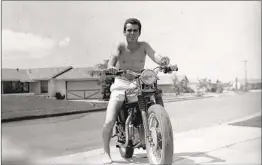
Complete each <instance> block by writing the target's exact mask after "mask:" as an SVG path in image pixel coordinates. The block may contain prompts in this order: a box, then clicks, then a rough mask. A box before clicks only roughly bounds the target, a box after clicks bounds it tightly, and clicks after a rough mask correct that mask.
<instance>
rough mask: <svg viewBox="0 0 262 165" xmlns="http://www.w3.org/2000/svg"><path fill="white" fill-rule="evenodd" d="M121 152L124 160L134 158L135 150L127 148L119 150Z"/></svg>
mask: <svg viewBox="0 0 262 165" xmlns="http://www.w3.org/2000/svg"><path fill="white" fill-rule="evenodd" d="M119 152H120V155H121V157H122V158H125V159H126V158H132V157H133V154H134V148H132V147H130V146H127V147H126V148H122V147H120V148H119Z"/></svg>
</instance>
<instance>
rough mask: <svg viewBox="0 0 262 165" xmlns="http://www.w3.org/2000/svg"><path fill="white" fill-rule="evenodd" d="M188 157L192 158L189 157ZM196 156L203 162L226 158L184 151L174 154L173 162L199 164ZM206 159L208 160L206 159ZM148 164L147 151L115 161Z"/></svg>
mask: <svg viewBox="0 0 262 165" xmlns="http://www.w3.org/2000/svg"><path fill="white" fill-rule="evenodd" d="M188 157H190V158H192V159H189V158H188ZM194 158H201V159H202V161H201V163H222V162H225V160H223V159H220V158H217V157H214V156H210V155H208V154H207V153H204V152H184V153H176V154H174V155H173V164H174V165H177V164H183V165H184V164H187V165H190V164H198V163H199V162H195V161H194V160H193V159H194ZM204 160H206V161H204ZM141 163H142V164H147V163H148V159H147V155H146V153H141V154H135V155H134V156H133V158H132V159H126V160H122V161H114V164H141Z"/></svg>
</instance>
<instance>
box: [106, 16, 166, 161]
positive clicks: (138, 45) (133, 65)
mask: <svg viewBox="0 0 262 165" xmlns="http://www.w3.org/2000/svg"><path fill="white" fill-rule="evenodd" d="M140 34H141V23H140V21H139V20H138V19H135V18H130V19H127V20H126V22H125V24H124V36H125V38H126V41H125V42H120V43H118V44H117V45H116V47H115V48H114V50H113V52H112V55H111V58H110V60H109V62H108V71H109V72H111V73H116V71H117V70H118V69H123V70H132V71H136V72H140V71H141V70H142V69H144V66H145V59H146V55H148V56H149V57H150V58H151V59H152V60H153V61H154V62H155V63H157V64H159V65H160V62H161V59H162V56H160V55H159V54H157V53H156V52H155V51H154V50H153V49H152V48H151V47H150V45H149V44H148V43H146V42H140V41H138V37H139V36H140ZM127 79H128V80H130V77H129V78H127ZM128 80H125V79H124V78H122V77H116V78H115V81H114V83H113V84H112V85H111V88H110V91H111V95H110V100H109V102H108V106H107V111H106V119H105V123H104V126H103V133H102V137H103V143H104V158H103V159H104V160H103V161H104V163H105V164H107V163H112V159H111V156H110V147H109V143H110V140H111V136H112V131H113V127H114V124H115V122H116V117H117V114H118V112H119V110H120V109H121V106H122V104H123V101H124V98H125V97H124V95H125V90H126V89H127V88H128V87H130V86H131V85H133V84H132V83H131V82H130V81H128Z"/></svg>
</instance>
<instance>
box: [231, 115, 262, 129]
mask: <svg viewBox="0 0 262 165" xmlns="http://www.w3.org/2000/svg"><path fill="white" fill-rule="evenodd" d="M229 125H233V126H246V127H259V128H261V116H257V117H253V118H251V119H248V120H244V121H239V122H235V123H231V124H229Z"/></svg>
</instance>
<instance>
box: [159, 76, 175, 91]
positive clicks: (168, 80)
mask: <svg viewBox="0 0 262 165" xmlns="http://www.w3.org/2000/svg"><path fill="white" fill-rule="evenodd" d="M157 87H158V88H159V89H161V90H162V92H163V93H173V92H174V83H173V80H172V75H170V74H164V73H159V74H158V81H157Z"/></svg>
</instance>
